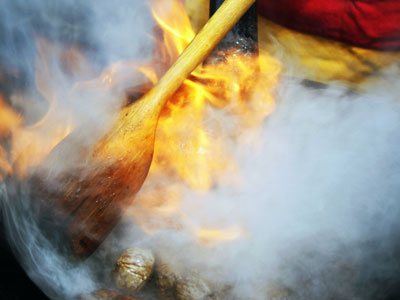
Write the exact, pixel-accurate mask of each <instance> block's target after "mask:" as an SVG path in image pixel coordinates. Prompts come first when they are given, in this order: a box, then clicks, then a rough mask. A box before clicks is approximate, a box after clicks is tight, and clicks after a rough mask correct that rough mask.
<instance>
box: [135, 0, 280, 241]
mask: <svg viewBox="0 0 400 300" xmlns="http://www.w3.org/2000/svg"><path fill="white" fill-rule="evenodd" d="M152 12H153V16H154V19H155V20H156V22H157V23H158V25H159V27H160V28H161V30H162V33H163V34H162V39H161V40H158V41H157V42H156V45H157V47H156V51H157V53H156V54H155V57H156V59H162V60H163V61H164V63H165V64H170V63H172V62H173V61H174V60H175V59H176V58H177V56H178V55H179V54H180V53H181V52H182V51H183V49H184V48H185V47H186V46H187V45H188V44H189V42H190V41H191V40H192V39H193V37H194V35H195V32H194V31H193V29H192V27H191V26H190V20H189V18H188V17H187V15H186V12H185V10H184V7H183V6H182V5H181V3H180V2H178V1H164V0H159V1H156V2H155V6H154V7H153V8H152ZM225 58H226V62H225V63H219V64H213V65H211V64H209V65H205V66H202V67H199V68H197V69H196V70H195V71H194V72H193V73H192V75H191V76H190V77H189V78H188V79H187V80H185V82H184V84H183V86H182V87H181V88H180V90H179V91H178V92H177V93H175V95H174V96H173V97H172V98H171V99H170V100H169V102H168V103H167V105H166V107H165V108H164V110H163V112H162V115H161V117H160V119H159V123H158V128H157V134H156V142H155V149H154V159H153V164H152V166H151V169H150V173H149V177H148V179H147V181H146V183H145V185H144V187H143V188H142V191H141V192H140V193H139V195H138V196H137V197H136V200H135V201H136V204H135V207H134V208H133V209H132V214H133V215H134V218H135V221H136V222H137V223H138V224H139V225H140V226H141V227H142V228H143V230H145V231H146V232H148V233H153V232H155V231H157V230H158V229H165V228H169V227H170V226H171V224H174V225H173V227H174V228H176V227H178V228H179V225H177V224H180V226H182V227H187V228H189V231H191V232H192V233H193V234H194V236H195V237H196V238H197V240H198V241H199V243H200V244H201V245H203V246H213V245H217V244H218V243H220V242H227V241H231V240H235V239H237V238H239V237H240V236H242V235H243V229H242V228H241V226H240V224H234V225H232V226H230V227H227V228H223V229H220V228H210V227H204V228H202V227H193V224H191V221H190V220H188V217H187V216H186V215H185V213H183V211H182V209H181V205H180V203H181V201H180V200H179V197H181V195H182V194H183V192H179V190H181V189H182V188H183V186H186V187H188V188H191V189H193V190H195V191H198V192H201V193H206V192H207V191H209V190H210V189H212V187H213V186H214V185H216V184H218V185H220V184H235V183H236V181H233V182H232V181H231V182H225V180H226V179H225V177H224V174H226V173H227V172H229V173H230V175H231V177H235V176H232V174H236V175H237V176H236V177H235V178H240V170H239V168H238V166H237V163H236V161H235V159H234V158H233V154H232V153H231V152H230V150H229V149H230V146H229V145H228V143H229V141H232V140H236V139H235V137H237V136H239V135H240V134H241V133H242V131H243V130H245V129H247V128H250V127H258V126H260V124H261V122H262V121H263V120H264V118H265V117H266V116H267V115H269V114H270V113H271V111H272V110H273V108H274V99H273V91H274V88H275V86H276V84H277V81H278V74H279V72H280V64H279V62H277V61H276V60H275V59H274V58H272V57H271V56H269V55H268V54H267V53H264V52H260V55H259V56H258V57H256V56H247V55H240V54H238V53H237V52H235V53H232V55H230V54H229V53H226V57H225ZM166 67H168V65H166V66H165V68H166ZM141 71H142V72H143V73H144V74H145V75H146V76H147V77H148V78H149V79H150V80H151V81H152V82H155V79H156V74H157V72H156V70H155V69H154V68H153V69H151V68H150V69H149V68H142V69H141ZM157 79H158V78H157ZM215 110H223V111H224V112H225V113H227V114H229V115H230V117H231V119H232V121H233V122H234V123H236V124H237V125H236V126H228V127H229V128H224V124H222V123H221V124H220V123H219V120H218V119H217V118H215V117H212V115H210V113H211V114H212V112H213V111H215ZM210 123H212V124H210ZM236 142H237V141H236ZM160 178H163V180H164V181H166V182H168V183H166V184H156V183H157V182H159V180H160ZM182 182H183V183H184V184H183V185H182ZM171 184H173V186H174V188H173V190H174V193H172V194H171V188H170V185H171ZM155 195H157V196H156V198H157V201H155V200H154V199H155ZM155 202H156V204H155ZM160 211H165V212H168V213H167V214H160ZM155 220H157V221H155Z"/></svg>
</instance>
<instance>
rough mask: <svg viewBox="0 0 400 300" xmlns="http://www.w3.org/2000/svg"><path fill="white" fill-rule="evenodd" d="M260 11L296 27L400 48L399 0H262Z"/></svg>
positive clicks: (362, 44)
mask: <svg viewBox="0 0 400 300" xmlns="http://www.w3.org/2000/svg"><path fill="white" fill-rule="evenodd" d="M258 11H259V13H260V14H261V15H263V16H265V17H267V18H268V19H270V20H272V21H274V22H276V23H279V24H281V25H283V26H286V27H289V28H292V29H295V30H299V31H303V32H306V33H311V34H317V35H321V36H324V37H329V38H333V39H337V40H340V41H343V42H347V43H351V44H353V45H356V46H360V47H366V48H375V49H386V50H400V0H259V2H258Z"/></svg>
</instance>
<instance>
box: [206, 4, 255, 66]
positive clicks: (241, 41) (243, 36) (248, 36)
mask: <svg viewBox="0 0 400 300" xmlns="http://www.w3.org/2000/svg"><path fill="white" fill-rule="evenodd" d="M223 2H224V0H210V17H211V16H212V15H213V14H214V13H215V12H216V11H217V9H218V8H219V7H220V6H221V4H222V3H223ZM257 24H258V23H257V1H256V2H255V3H254V4H253V5H252V6H251V7H250V8H249V10H248V11H247V12H246V13H245V14H244V15H243V17H242V18H241V19H240V20H239V22H238V23H236V25H235V26H234V27H233V28H232V29H231V31H230V32H229V33H228V34H227V35H226V36H225V38H224V39H223V40H222V41H221V42H220V43H219V44H218V46H217V47H216V48H215V49H214V51H213V52H212V53H211V55H210V56H209V57H208V58H207V60H206V63H208V64H209V63H211V64H212V63H218V62H219V61H221V60H222V61H224V60H225V58H224V57H225V55H226V54H227V53H231V52H240V53H242V54H248V55H258V28H257Z"/></svg>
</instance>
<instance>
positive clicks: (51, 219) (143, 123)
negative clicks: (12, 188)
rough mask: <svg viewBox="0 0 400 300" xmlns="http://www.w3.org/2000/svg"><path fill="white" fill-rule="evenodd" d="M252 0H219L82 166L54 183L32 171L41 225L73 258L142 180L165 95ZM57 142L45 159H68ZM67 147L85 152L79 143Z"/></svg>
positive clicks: (103, 230)
mask: <svg viewBox="0 0 400 300" xmlns="http://www.w3.org/2000/svg"><path fill="white" fill-rule="evenodd" d="M254 2H255V0H227V1H225V2H224V4H223V5H222V6H221V7H220V9H219V10H218V11H217V12H216V13H215V14H214V15H213V17H212V18H211V19H210V20H209V21H208V22H207V24H206V25H205V26H204V28H203V29H202V30H201V31H200V32H199V34H198V35H197V36H196V37H195V38H194V39H193V41H192V42H191V43H190V44H189V45H188V47H187V48H186V49H185V50H184V52H183V53H182V54H181V56H180V57H179V58H178V59H177V61H176V62H175V63H174V64H173V65H172V66H171V68H170V69H169V70H168V71H167V72H166V73H165V75H164V76H163V77H162V78H161V79H160V81H159V82H158V83H157V84H156V85H155V86H154V87H153V88H152V89H151V90H150V91H149V92H148V93H147V94H146V95H145V96H144V97H142V98H141V99H139V100H138V101H135V102H134V103H133V104H132V105H130V106H128V107H126V108H124V109H123V110H122V111H121V112H120V114H119V117H118V118H117V121H116V122H115V126H114V128H113V129H112V130H111V131H110V132H109V133H108V134H107V135H106V136H105V137H104V138H103V139H102V140H101V141H100V142H99V143H98V144H97V145H96V147H95V149H94V151H92V152H91V153H90V154H89V155H87V154H83V155H82V157H84V165H85V167H84V168H83V169H81V170H75V171H74V172H71V173H70V174H62V175H61V176H60V179H59V180H58V182H59V183H61V184H59V185H58V187H54V186H52V185H47V184H46V182H44V181H41V178H45V177H46V176H44V175H43V174H37V176H34V177H33V178H34V180H32V181H31V182H32V184H33V185H35V186H36V187H37V188H36V191H37V192H36V195H34V197H33V198H36V199H39V200H38V201H37V202H39V203H41V207H40V216H39V219H40V223H41V224H42V226H41V227H42V229H43V230H44V231H47V232H50V233H49V235H50V236H55V240H56V241H58V243H60V244H62V245H63V247H67V248H68V252H69V253H71V254H72V255H73V256H74V257H75V258H77V259H83V258H86V257H88V256H89V255H91V254H92V253H93V252H94V251H95V250H96V248H97V247H98V246H99V245H100V244H101V243H102V241H103V240H104V239H105V238H106V236H107V235H108V234H109V233H110V231H111V230H112V229H113V227H114V226H115V225H116V224H117V222H118V221H119V219H120V217H121V215H122V214H123V212H124V211H125V209H126V208H127V207H128V206H129V204H130V203H131V201H132V200H133V197H134V195H135V194H136V193H137V192H138V190H139V189H140V187H141V186H142V184H143V182H144V180H145V178H146V176H147V173H148V170H149V167H150V164H151V161H152V156H153V149H154V137H155V132H156V128H157V122H158V118H159V114H160V112H161V110H162V108H163V107H164V105H165V103H166V102H167V100H168V99H169V98H170V97H171V96H172V95H173V94H174V93H175V92H176V90H177V89H178V88H179V87H180V86H181V84H182V83H183V81H184V80H185V79H186V78H187V76H188V75H189V74H190V73H191V72H192V71H193V70H194V69H195V68H196V67H197V66H198V65H199V64H200V63H201V62H202V61H204V59H205V58H206V57H207V56H208V55H209V54H210V52H211V51H212V50H213V49H214V48H215V46H216V45H217V44H218V43H219V42H220V41H221V40H222V38H223V37H224V36H225V35H226V33H227V32H228V31H229V30H230V29H231V28H232V27H233V25H234V24H235V23H236V22H237V21H238V20H239V19H240V17H241V16H242V15H243V14H244V13H245V12H246V11H247V9H248V8H249V7H250V6H251V5H252V4H253V3H254ZM68 138H69V139H72V138H73V135H71V136H70V137H68ZM62 144H63V143H61V144H60V146H58V147H56V148H55V149H54V150H53V151H52V153H51V154H50V156H49V159H50V160H51V159H54V157H55V159H60V155H58V154H59V153H64V154H63V155H64V158H63V159H68V154H67V156H66V157H65V150H64V149H62ZM73 151H82V153H86V152H85V149H81V150H79V149H74V150H73ZM60 186H61V187H60ZM34 194H35V193H34Z"/></svg>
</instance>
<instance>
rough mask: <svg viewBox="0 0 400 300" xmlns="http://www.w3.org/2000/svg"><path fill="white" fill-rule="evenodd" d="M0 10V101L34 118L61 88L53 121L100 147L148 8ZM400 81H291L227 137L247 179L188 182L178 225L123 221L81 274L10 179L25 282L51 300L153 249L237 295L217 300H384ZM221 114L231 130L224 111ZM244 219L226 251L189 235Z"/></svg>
mask: <svg viewBox="0 0 400 300" xmlns="http://www.w3.org/2000/svg"><path fill="white" fill-rule="evenodd" d="M0 3H1V4H0V5H1V10H0V29H1V34H0V40H1V42H0V44H1V46H0V70H1V72H2V76H3V77H2V78H3V80H1V92H2V94H3V95H4V97H5V98H6V99H8V101H9V102H10V103H11V104H12V105H13V106H15V107H17V108H18V109H19V110H20V111H21V112H22V113H24V115H25V116H26V118H27V120H28V121H27V122H28V123H30V122H31V123H34V122H35V121H37V119H39V118H40V117H41V116H42V115H43V113H44V112H45V111H46V110H47V108H48V106H49V104H48V100H49V99H48V98H49V96H48V95H50V98H54V95H55V89H56V87H57V93H56V94H57V97H56V98H57V103H58V104H57V105H59V106H60V107H61V108H62V110H60V111H63V112H65V114H63V115H57V114H56V115H55V116H54V121H53V122H54V124H57V125H59V124H64V125H71V126H72V127H73V128H87V130H86V131H83V130H79V131H78V137H77V141H78V142H79V143H81V144H88V145H92V144H93V143H94V142H96V140H97V139H98V138H99V137H101V136H102V135H103V134H104V133H105V132H107V130H108V129H109V127H110V124H111V123H112V120H113V118H114V116H115V113H116V112H117V111H118V110H119V109H120V107H121V106H122V105H123V101H124V96H123V93H124V90H125V89H126V88H127V87H129V86H130V85H131V84H132V83H133V84H135V83H137V84H139V83H140V82H141V80H143V78H141V77H140V76H139V75H138V74H136V73H135V70H134V68H130V66H131V63H132V64H133V65H134V63H133V62H137V61H147V60H149V59H150V57H151V51H152V41H151V38H150V37H149V35H152V29H153V22H152V21H151V17H150V13H149V8H148V4H147V3H146V1H128V0H118V1H103V0H97V1H85V2H84V3H82V1H67V0H62V1H50V0H49V1H46V0H32V1H29V2H27V1H11V0H10V1H2V2H0ZM41 39H45V40H46V42H42V43H40V42H38V41H40V40H41ZM46 43H50V44H52V45H53V46H49V45H48V44H46ZM71 45H73V46H75V47H77V48H79V50H80V51H82V53H84V59H82V60H79V61H80V62H85V64H87V66H89V67H88V68H84V69H75V68H74V67H72V71H71V69H70V68H68V66H70V63H71V60H68V59H67V60H65V59H63V53H64V52H63V50H65V48H67V47H69V46H71ZM41 58H43V59H44V60H43V59H41ZM38 59H39V60H38ZM38 61H39V62H38ZM118 61H123V62H126V64H125V67H121V66H120V65H119V67H117V68H116V70H117V73H118V75H117V77H118V76H119V78H122V80H119V81H118V84H116V86H112V87H111V88H109V87H104V85H103V83H102V82H101V81H99V80H98V79H96V78H98V77H99V76H100V75H101V74H102V72H103V74H106V73H107V72H112V71H113V70H114V69H113V68H112V67H110V68H108V67H109V66H112V65H113V64H114V63H116V62H118ZM80 65H82V64H80ZM38 68H39V70H42V71H40V72H39V74H38V71H37V70H38ZM41 78H42V79H41ZM78 82H80V83H81V82H86V83H87V85H84V87H83V88H82V85H81V84H77V83H78ZM398 85H399V81H398V79H393V78H382V80H381V82H379V83H377V84H376V85H375V86H373V87H370V90H368V91H366V92H365V93H364V94H363V95H356V94H351V93H348V92H345V91H343V90H341V89H336V88H325V89H311V88H309V87H307V86H305V85H304V84H302V82H301V81H298V80H294V79H289V78H283V79H282V81H281V82H280V86H279V88H278V91H277V106H276V109H275V111H274V112H273V113H272V114H271V115H270V116H269V117H268V118H267V119H266V120H265V122H264V123H263V125H262V128H261V129H258V130H255V129H254V130H248V131H245V132H243V133H242V135H241V136H240V137H239V138H238V139H239V140H242V141H246V143H237V142H236V141H232V140H230V137H227V140H228V141H227V142H228V143H229V144H231V145H232V152H233V153H234V155H235V157H236V158H237V161H238V165H239V170H240V174H239V175H233V174H230V173H229V172H227V174H225V175H224V176H225V179H226V182H228V183H235V184H220V185H216V186H215V187H214V188H213V189H211V190H210V191H209V192H208V193H207V194H203V193H198V192H196V191H193V190H190V189H189V188H188V187H187V186H185V185H183V184H182V186H181V188H182V190H183V191H184V196H183V198H182V207H181V216H179V217H176V219H175V220H174V222H175V223H176V224H177V225H176V226H175V227H172V229H171V228H170V229H168V228H166V229H165V230H161V231H158V232H156V233H155V234H153V235H147V234H145V233H143V232H142V231H141V230H140V229H139V228H138V227H137V225H136V224H135V222H134V219H133V218H132V217H131V216H130V215H129V214H128V216H127V217H126V218H125V220H124V222H123V223H122V224H121V225H120V227H119V228H117V229H116V230H115V231H114V232H113V234H112V235H111V236H110V237H109V238H108V239H107V240H106V242H105V243H104V244H103V245H102V246H101V248H100V249H99V251H98V252H97V253H96V255H95V256H94V257H93V258H91V259H89V260H88V261H87V262H85V263H83V264H81V265H74V264H72V263H70V262H69V261H67V260H66V259H65V258H63V257H62V256H59V255H58V254H57V253H56V252H55V250H54V249H53V246H52V245H51V244H50V243H49V242H48V241H47V240H46V239H45V238H44V237H43V236H42V235H41V233H40V232H39V231H38V230H37V226H36V224H35V220H34V218H33V216H32V212H31V211H30V206H29V203H28V199H29V186H26V184H25V183H20V182H18V181H17V180H14V178H9V179H8V180H7V181H6V182H5V183H4V184H2V190H1V194H0V195H1V200H2V213H3V221H4V222H5V224H6V226H7V227H8V229H9V238H10V242H11V243H12V244H13V248H14V249H15V251H16V254H17V255H18V257H19V259H20V261H21V264H22V265H23V266H24V268H25V269H26V271H27V273H28V274H29V276H30V277H31V278H32V279H33V280H34V281H35V282H36V283H37V284H38V285H39V286H40V287H41V288H42V289H43V290H44V291H45V292H46V293H47V295H49V297H51V298H52V299H71V298H72V297H75V296H77V295H79V294H83V293H87V292H91V291H93V290H95V289H98V288H105V287H107V285H111V279H110V275H109V274H110V271H111V269H112V264H113V263H114V261H115V258H116V256H118V254H119V253H120V252H121V251H122V250H123V249H124V248H126V247H132V246H141V247H149V248H152V249H153V250H154V251H155V252H156V254H157V255H158V256H159V257H162V259H163V260H166V261H168V262H169V264H170V265H171V266H172V267H173V268H175V269H176V271H177V272H183V271H184V270H185V269H196V270H197V271H198V272H199V274H200V275H201V276H203V277H204V278H207V279H208V280H209V281H212V282H213V283H214V284H215V285H217V286H218V288H225V287H229V291H228V292H226V294H225V295H224V296H223V297H222V299H254V300H259V299H274V298H273V296H271V293H273V290H274V289H275V287H277V286H278V287H279V289H281V290H282V291H284V292H285V293H286V294H285V295H286V296H285V297H287V299H319V300H320V299H374V300H375V299H388V298H389V297H390V296H391V295H395V293H396V292H397V290H396V288H397V284H398V280H399V279H398V278H400V277H399V275H400V264H399V233H400V227H399V225H400V224H399V223H400V204H399V202H398V198H399V196H400V185H399V182H400V172H399V171H400V151H399V150H400V149H399V148H400V103H399V101H398V99H397V98H398V95H399V90H398V88H397V86H398ZM87 86H88V87H89V88H87ZM71 91H72V92H71ZM21 99H22V100H21ZM46 100H47V101H46ZM213 117H214V118H219V120H220V121H221V120H225V119H226V124H227V125H226V126H231V125H230V124H229V120H230V119H229V117H227V116H226V115H225V112H224V111H222V112H214V114H213ZM210 124H213V123H212V120H211V121H210ZM210 130H212V127H211V129H210ZM71 161H73V160H71ZM71 161H60V162H59V163H58V164H57V165H56V166H55V165H51V166H45V167H46V168H50V169H53V168H55V169H57V170H65V169H68V168H71V167H73V166H71ZM238 176H239V177H238ZM161 180H164V181H165V182H168V180H169V179H168V178H162V179H161ZM153 184H156V182H152V181H149V182H147V183H146V186H145V187H144V188H147V189H151V188H152V187H153V186H152V185H153ZM178 184H180V183H178ZM138 197H140V194H139V195H138ZM135 209H137V207H135V205H133V207H132V210H135ZM154 221H155V222H157V221H159V222H164V220H157V218H156V217H155V220H154ZM237 224H239V225H240V227H241V228H242V232H241V236H240V238H239V239H237V240H234V241H229V242H226V243H220V244H215V245H214V244H212V245H208V246H207V247H204V246H202V245H200V244H199V241H198V240H197V239H195V238H193V235H192V234H191V230H192V228H193V226H195V227H202V226H205V227H217V228H229V227H231V226H234V227H235V226H236V225H237ZM174 228H175V229H174ZM143 297H145V298H146V297H147V298H148V299H154V298H153V296H152V295H150V296H148V295H143ZM392 297H394V296H392Z"/></svg>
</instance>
